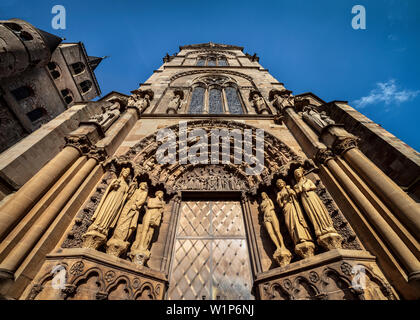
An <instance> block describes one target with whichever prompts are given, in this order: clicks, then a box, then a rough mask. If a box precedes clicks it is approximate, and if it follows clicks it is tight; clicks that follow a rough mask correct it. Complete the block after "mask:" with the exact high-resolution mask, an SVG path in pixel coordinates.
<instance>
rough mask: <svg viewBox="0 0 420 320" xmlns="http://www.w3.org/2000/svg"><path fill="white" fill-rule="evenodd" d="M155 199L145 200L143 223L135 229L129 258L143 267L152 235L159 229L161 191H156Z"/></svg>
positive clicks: (162, 205)
mask: <svg viewBox="0 0 420 320" xmlns="http://www.w3.org/2000/svg"><path fill="white" fill-rule="evenodd" d="M155 196H156V197H155V198H149V200H147V206H146V213H145V214H144V217H143V222H142V224H141V225H139V226H138V227H137V234H136V240H135V241H134V243H133V245H132V247H131V251H130V253H129V256H130V257H131V259H132V260H133V261H134V262H135V263H137V264H139V265H144V264H145V262H146V261H147V260H148V259H149V258H150V251H149V246H150V242H151V241H152V237H153V233H154V231H155V229H156V228H159V226H160V222H161V220H162V214H163V210H164V207H165V201H164V200H163V191H160V190H159V191H156V193H155Z"/></svg>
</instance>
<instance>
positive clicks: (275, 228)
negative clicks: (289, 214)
mask: <svg viewBox="0 0 420 320" xmlns="http://www.w3.org/2000/svg"><path fill="white" fill-rule="evenodd" d="M261 197H262V201H261V203H260V208H261V211H262V213H263V214H264V226H265V228H266V229H267V232H268V234H269V235H270V238H271V240H272V241H273V242H274V244H275V245H276V251H275V252H274V255H273V258H274V260H276V262H277V263H278V264H279V266H280V267H283V266H286V265H288V264H289V263H290V260H291V259H292V254H291V253H290V251H289V250H288V249H287V248H286V247H285V246H284V242H283V236H282V235H281V233H280V225H279V220H278V219H277V216H276V212H275V211H274V204H273V201H271V199H270V198H269V197H268V195H267V194H266V193H265V192H262V193H261Z"/></svg>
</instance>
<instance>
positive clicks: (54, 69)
mask: <svg viewBox="0 0 420 320" xmlns="http://www.w3.org/2000/svg"><path fill="white" fill-rule="evenodd" d="M47 67H48V70H49V71H50V74H51V76H52V77H53V78H54V79H58V78H60V75H61V74H60V68H59V67H58V65H57V64H56V63H55V62H54V61H50V62H48V64H47Z"/></svg>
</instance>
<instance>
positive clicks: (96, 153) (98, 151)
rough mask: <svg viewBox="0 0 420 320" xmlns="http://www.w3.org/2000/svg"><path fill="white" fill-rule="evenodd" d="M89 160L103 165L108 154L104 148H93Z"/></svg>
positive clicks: (89, 153)
mask: <svg viewBox="0 0 420 320" xmlns="http://www.w3.org/2000/svg"><path fill="white" fill-rule="evenodd" d="M87 156H88V157H89V158H92V159H95V160H96V161H97V162H98V163H103V162H104V161H105V160H106V159H107V153H106V151H105V149H104V148H99V147H96V146H94V147H92V148H90V150H89V152H88V153H87Z"/></svg>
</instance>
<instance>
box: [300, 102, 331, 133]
mask: <svg viewBox="0 0 420 320" xmlns="http://www.w3.org/2000/svg"><path fill="white" fill-rule="evenodd" d="M302 118H303V120H305V122H307V123H308V124H309V125H310V126H311V127H312V128H313V129H315V131H317V132H318V133H320V132H321V130H322V129H323V128H324V127H326V126H327V125H329V124H335V122H334V120H332V119H331V118H329V117H328V116H327V115H326V113H325V111H322V112H318V111H317V110H316V109H315V108H314V107H313V106H306V107H304V108H303V113H302Z"/></svg>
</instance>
